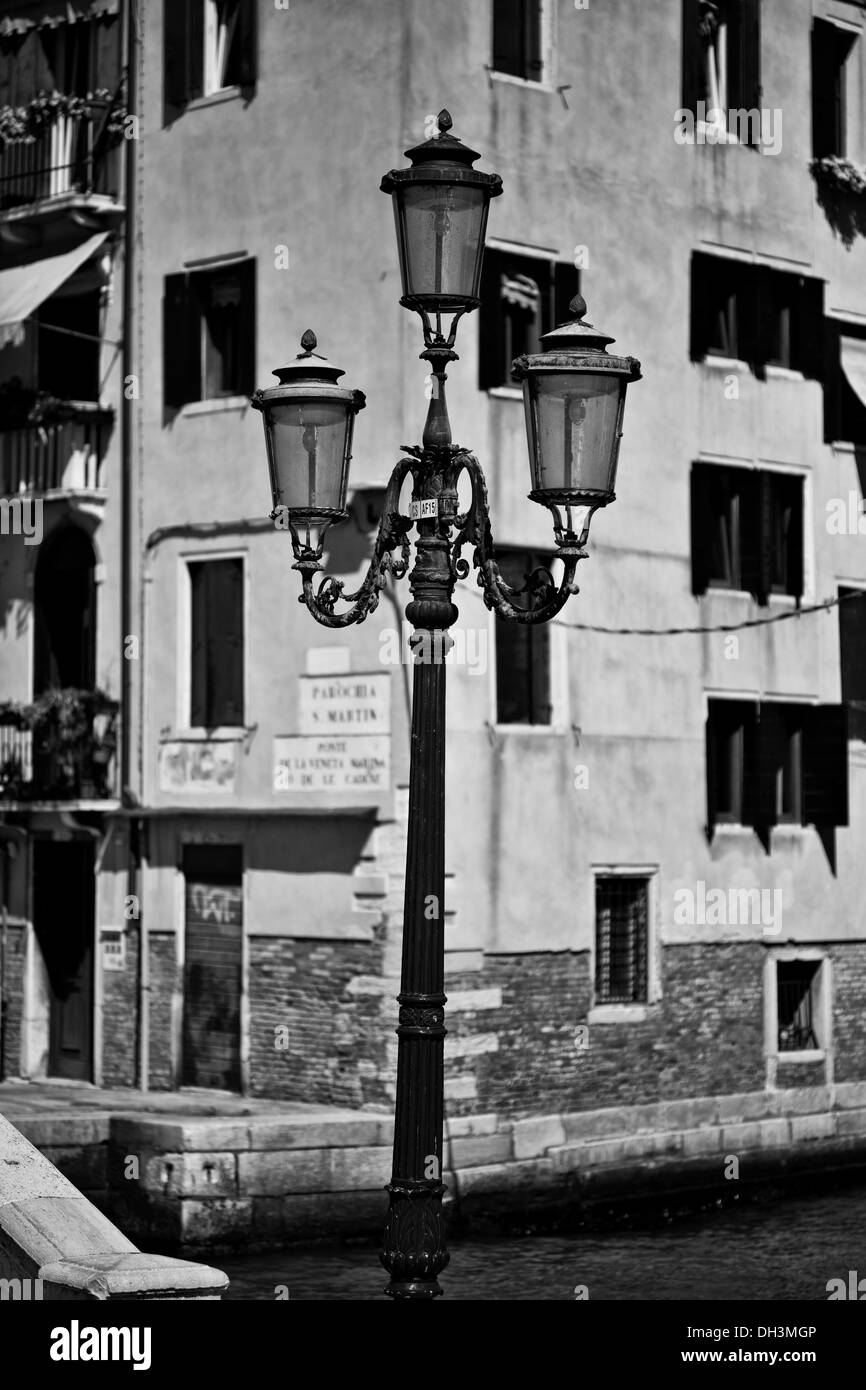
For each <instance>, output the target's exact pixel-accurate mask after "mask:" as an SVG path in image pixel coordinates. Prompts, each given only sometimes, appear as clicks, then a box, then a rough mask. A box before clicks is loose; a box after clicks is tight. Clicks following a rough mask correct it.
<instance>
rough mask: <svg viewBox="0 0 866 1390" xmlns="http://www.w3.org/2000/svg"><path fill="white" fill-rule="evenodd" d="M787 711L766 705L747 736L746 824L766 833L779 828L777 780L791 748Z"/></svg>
mask: <svg viewBox="0 0 866 1390" xmlns="http://www.w3.org/2000/svg"><path fill="white" fill-rule="evenodd" d="M787 739H788V728H787V723H786V720H785V713H784V707H783V706H781V705H775V704H772V703H771V704H762V705H758V707H757V717H756V718H754V719H750V720H748V721H747V722H746V725H745V729H744V734H743V824H744V825H752V826H754V827H755V828H756V829H759V830H766V829H768V828H769V827H770V826H771V825H775V824H776V820H777V814H776V805H777V778H778V774H779V769H780V768H781V767H782V764H783V761H784V758H785V752H786V748H787Z"/></svg>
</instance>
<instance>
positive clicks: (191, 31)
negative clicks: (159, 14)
mask: <svg viewBox="0 0 866 1390" xmlns="http://www.w3.org/2000/svg"><path fill="white" fill-rule="evenodd" d="M255 81H256V0H164V5H163V100H164V108H165V120H166V121H167V122H169V121H172V120H174V119H176V117H177V116H179V115H180V113H181V112H182V111H183V108H184V107H185V106H186V105H187V104H188V103H189V102H190V101H195V99H196V98H197V97H202V96H210V95H212V94H213V93H214V92H219V91H223V90H224V89H225V88H226V87H241V88H250V87H252V86H253V85H254V84H255Z"/></svg>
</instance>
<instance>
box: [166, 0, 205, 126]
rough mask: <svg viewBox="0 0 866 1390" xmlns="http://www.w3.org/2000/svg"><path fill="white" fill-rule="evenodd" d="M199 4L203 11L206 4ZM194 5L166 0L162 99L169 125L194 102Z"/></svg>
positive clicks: (181, 1) (188, 2) (189, 1)
mask: <svg viewBox="0 0 866 1390" xmlns="http://www.w3.org/2000/svg"><path fill="white" fill-rule="evenodd" d="M192 3H195V0H192ZM197 3H198V8H199V9H201V8H202V0H197ZM190 4H191V0H164V4H163V7H162V49H163V93H162V95H163V105H164V108H165V120H166V122H168V121H172V120H174V119H175V117H176V116H177V115H179V113H180V112H181V111H182V110H183V108H184V106H185V105H186V103H187V102H188V101H189V99H190V92H189V91H188V88H187V68H188V65H189V15H188V10H189V8H190Z"/></svg>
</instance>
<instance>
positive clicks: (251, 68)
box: [238, 0, 258, 87]
mask: <svg viewBox="0 0 866 1390" xmlns="http://www.w3.org/2000/svg"><path fill="white" fill-rule="evenodd" d="M238 28H239V33H238V43H239V45H240V85H241V86H242V87H254V86H255V84H256V78H257V76H258V52H257V44H258V34H257V31H256V0H240V4H239V6H238Z"/></svg>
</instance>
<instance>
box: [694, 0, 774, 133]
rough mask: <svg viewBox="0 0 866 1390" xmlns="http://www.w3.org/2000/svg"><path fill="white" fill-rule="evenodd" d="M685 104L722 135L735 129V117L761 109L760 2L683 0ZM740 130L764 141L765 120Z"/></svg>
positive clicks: (749, 124)
mask: <svg viewBox="0 0 866 1390" xmlns="http://www.w3.org/2000/svg"><path fill="white" fill-rule="evenodd" d="M699 103H703V105H702V106H699ZM682 104H683V109H684V110H686V111H693V112H694V113H695V114H696V115H697V116H698V118H699V119H704V120H706V122H707V124H708V125H711V126H714V127H715V128H716V129H717V130H719V131H720V132H721V131H726V132H729V131H731V124H732V123H731V122H730V120H729V113H731V112H734V113H736V112H738V111H742V110H745V111H757V110H759V108H760V105H761V9H760V0H683V91H682ZM736 129H737V130H738V132H739V138H740V140H741V141H742V143H746V144H749V145H757V144H758V143H759V140H760V121H759V120H757V119H756V120H751V121H749V122H747V123H745V126H744V124H743V123H741V122H738V123H737V126H736Z"/></svg>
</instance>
